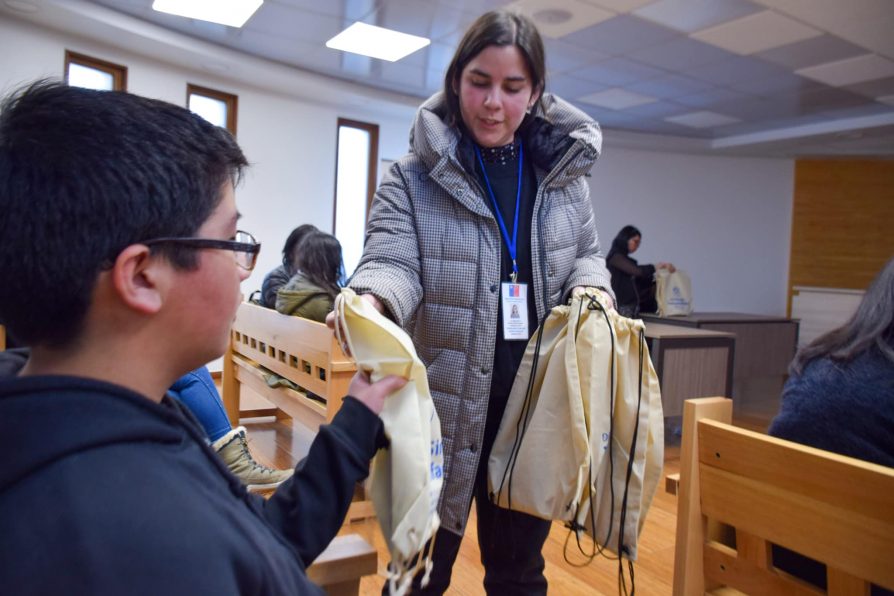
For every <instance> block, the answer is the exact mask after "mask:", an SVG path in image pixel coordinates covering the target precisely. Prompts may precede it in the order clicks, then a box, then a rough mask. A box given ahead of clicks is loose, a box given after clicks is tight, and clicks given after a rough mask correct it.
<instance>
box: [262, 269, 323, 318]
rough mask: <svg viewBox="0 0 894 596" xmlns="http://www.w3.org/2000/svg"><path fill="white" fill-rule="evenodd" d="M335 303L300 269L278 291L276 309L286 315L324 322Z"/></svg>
mask: <svg viewBox="0 0 894 596" xmlns="http://www.w3.org/2000/svg"><path fill="white" fill-rule="evenodd" d="M334 304H335V301H334V299H333V298H332V296H330V295H329V293H328V292H327V291H326V290H324V289H323V288H321V287H320V286H318V285H316V284H314V283H313V282H311V281H310V280H309V279H308V278H307V277H306V276H305V275H304V274H303V273H301V272H300V271H299V272H298V273H296V274H295V275H293V276H292V279H290V280H289V283H287V284H286V285H284V286H283V287H281V288H280V289H279V291H277V293H276V310H277V311H278V312H281V313H282V314H284V315H292V316H295V317H303V318H305V319H310V320H312V321H319V322H320V323H323V322H325V321H326V315H328V314H329V313H330V312H332V307H333V305H334Z"/></svg>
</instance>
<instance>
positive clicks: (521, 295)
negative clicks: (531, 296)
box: [500, 282, 528, 341]
mask: <svg viewBox="0 0 894 596" xmlns="http://www.w3.org/2000/svg"><path fill="white" fill-rule="evenodd" d="M500 285H501V286H502V291H501V292H500V295H501V301H500V307H501V308H502V309H503V339H506V340H513V339H522V340H525V341H528V284H518V283H511V282H503V283H502V284H500Z"/></svg>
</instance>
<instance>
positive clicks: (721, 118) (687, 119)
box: [665, 110, 739, 128]
mask: <svg viewBox="0 0 894 596" xmlns="http://www.w3.org/2000/svg"><path fill="white" fill-rule="evenodd" d="M665 120H666V121H667V122H673V123H675V124H682V125H683V126H689V127H692V128H711V127H714V126H723V125H724V124H732V123H734V122H738V121H739V119H738V118H732V117H730V116H725V115H724V114H717V113H716V112H709V111H707V110H702V111H700V112H689V113H688V114H680V115H679V116H670V117H668V118H665Z"/></svg>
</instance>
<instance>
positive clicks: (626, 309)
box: [605, 226, 676, 318]
mask: <svg viewBox="0 0 894 596" xmlns="http://www.w3.org/2000/svg"><path fill="white" fill-rule="evenodd" d="M642 239H643V235H642V233H641V232H640V231H639V230H638V229H636V228H635V227H633V226H624V227H623V228H621V231H620V232H618V235H617V236H615V239H614V240H612V247H611V248H610V249H609V251H608V256H607V257H606V258H605V264H606V265H607V266H608V271H609V273H611V276H612V290H614V292H615V298H617V304H616V308H617V309H618V312H619V313H621V314H622V315H624V316H625V317H633V318H635V317H638V316H639V313H640V312H655V311H656V310H658V303H657V302H656V301H655V270H656V269H667V270H668V271H670V272H671V273H673V272H674V271H676V268H675V267H674V266H673V265H672V264H671V263H658V264H657V265H640V264H639V263H637V262H636V260H635V259H634V258H633V257H631V256H630V255H631V254H633V253H635V252H636V251H637V249H638V248H639V245H640V243H642Z"/></svg>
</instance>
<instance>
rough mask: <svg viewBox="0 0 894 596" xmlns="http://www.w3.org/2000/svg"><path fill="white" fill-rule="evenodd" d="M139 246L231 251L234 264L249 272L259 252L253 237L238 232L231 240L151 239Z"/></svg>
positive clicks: (259, 246)
mask: <svg viewBox="0 0 894 596" xmlns="http://www.w3.org/2000/svg"><path fill="white" fill-rule="evenodd" d="M140 244H145V245H146V246H154V245H157V244H176V245H178V246H185V247H186V248H195V249H202V248H217V249H220V250H232V251H233V254H234V255H235V256H236V264H237V265H239V266H240V267H242V268H243V269H245V270H246V271H251V270H252V269H254V268H255V263H257V262H258V253H259V252H260V250H261V243H260V242H258V241H257V240H255V237H254V236H252V235H251V234H249V233H248V232H243V231H242V230H239V231H238V232H236V236H235V237H234V239H233V240H217V239H214V238H177V237H169V238H152V239H151V240H144V241H142V242H140Z"/></svg>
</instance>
